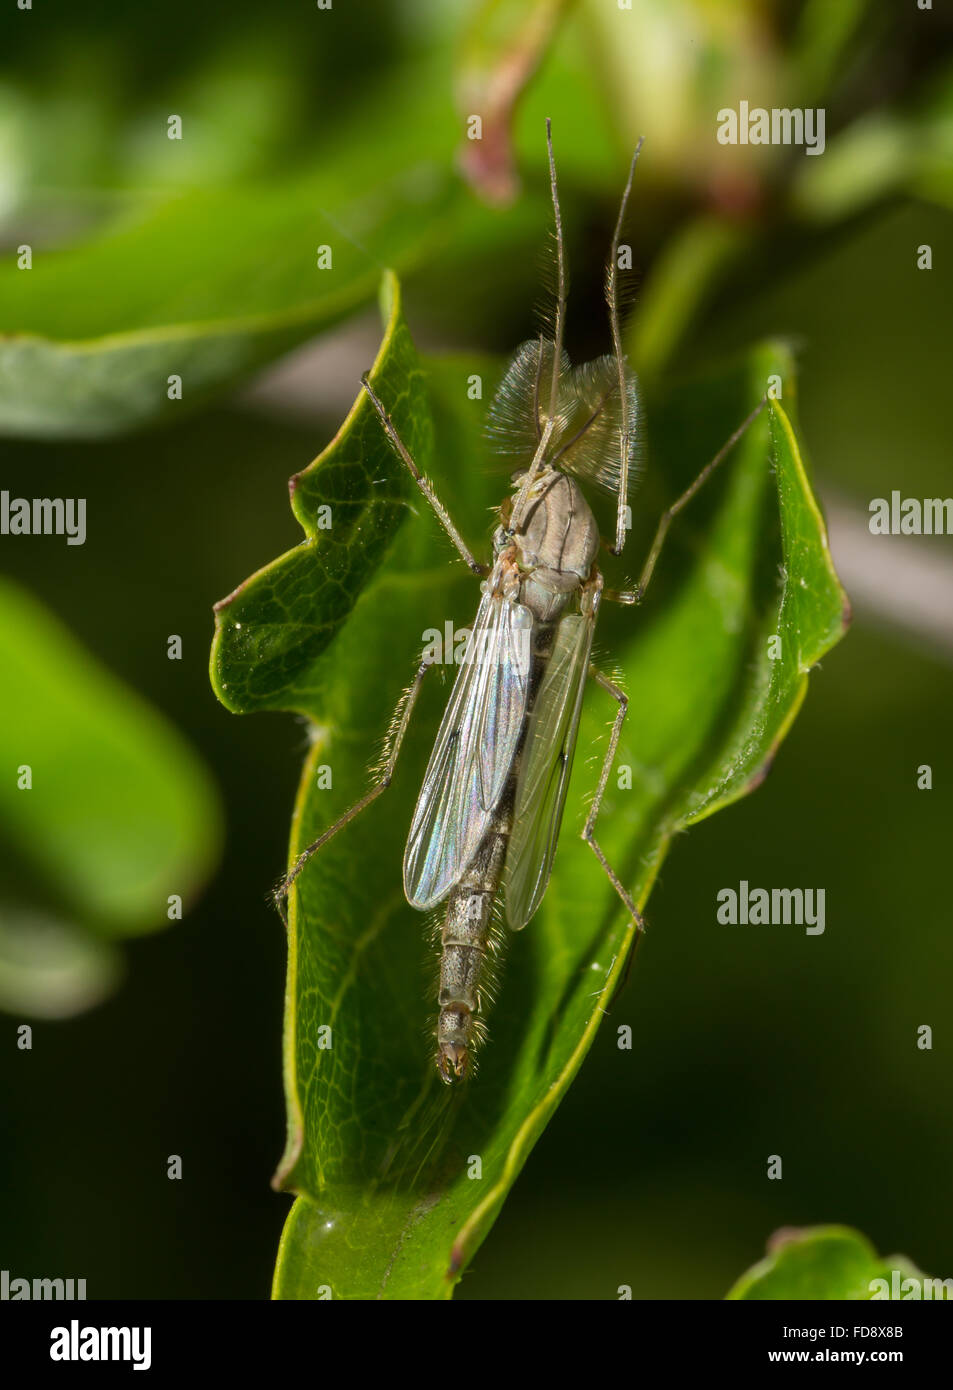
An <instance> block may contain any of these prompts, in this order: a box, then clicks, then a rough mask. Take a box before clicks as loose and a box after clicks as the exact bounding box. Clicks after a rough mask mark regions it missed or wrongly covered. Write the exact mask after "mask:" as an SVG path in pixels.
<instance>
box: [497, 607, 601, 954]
mask: <svg viewBox="0 0 953 1390" xmlns="http://www.w3.org/2000/svg"><path fill="white" fill-rule="evenodd" d="M594 631H595V619H594V618H592V617H584V616H583V615H582V614H581V613H571V614H568V615H567V616H566V617H564V618H562V619H561V620H560V623H559V626H558V628H557V630H556V640H555V643H554V645H553V651H552V655H551V656H550V658H549V664H548V666H547V667H546V670H545V672H544V674H543V679H542V681H541V682H540V686H539V693H538V695H537V697H536V703H535V705H534V707H533V711H532V714H531V715H530V722H529V728H528V730H527V733H526V742H525V744H524V746H523V752H522V755H521V765H520V772H519V780H518V782H517V787H516V802H515V805H514V809H513V829H512V832H511V834H510V843H509V848H508V850H507V854H506V869H505V874H504V883H505V892H506V919H507V922H508V923H509V926H510V927H511V928H512V930H513V931H519V929H520V928H521V927H525V926H526V923H527V922H528V921H529V919H530V918H531V917H532V915H533V913H534V912H535V911H536V909H537V908H538V907H539V904H540V902H541V901H542V897H543V894H544V893H545V892H546V885H547V884H548V882H549V875H550V873H551V872H552V867H553V857H554V855H555V853H556V841H557V840H558V838H559V827H560V824H561V822H562V817H563V806H564V805H565V802H566V791H567V788H568V786H569V774H570V772H571V771H572V759H573V753H574V752H575V748H576V736H577V734H578V732H579V715H580V712H581V710H582V696H583V689H584V687H585V683H586V673H587V671H588V669H589V653H590V651H591V649H592V634H593V632H594Z"/></svg>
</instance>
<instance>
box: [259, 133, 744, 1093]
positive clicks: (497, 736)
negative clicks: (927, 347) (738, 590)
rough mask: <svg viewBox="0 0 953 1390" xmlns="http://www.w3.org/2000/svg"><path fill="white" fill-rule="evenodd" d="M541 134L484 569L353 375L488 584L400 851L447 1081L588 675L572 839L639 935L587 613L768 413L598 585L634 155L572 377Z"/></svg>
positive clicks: (530, 910)
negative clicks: (600, 318)
mask: <svg viewBox="0 0 953 1390" xmlns="http://www.w3.org/2000/svg"><path fill="white" fill-rule="evenodd" d="M546 129H547V146H548V152H549V171H550V183H551V188H552V195H553V212H554V217H555V224H556V248H557V270H558V288H557V295H556V310H555V318H554V326H553V332H552V335H551V336H547V335H546V334H545V333H544V334H543V335H542V336H540V337H539V338H538V339H536V340H534V341H530V342H527V343H524V344H523V346H522V347H521V348H520V349H519V350H518V351H517V353H516V355H515V357H514V358H513V361H512V362H511V364H510V366H509V368H508V369H507V372H506V374H505V375H504V377H503V380H502V382H501V384H500V388H499V390H498V391H497V394H496V397H495V398H494V401H493V404H492V406H491V408H490V413H489V421H488V434H489V437H490V439H491V441H492V442H493V444H494V445H495V447H496V448H497V450H498V451H499V452H501V453H503V454H506V455H508V456H509V457H510V458H511V459H512V460H513V462H514V463H515V464H516V465H517V467H518V472H517V473H516V474H515V476H514V479H513V487H514V492H513V495H512V496H510V497H507V498H506V499H505V501H504V502H503V504H502V506H501V508H500V525H499V527H498V528H497V530H496V533H495V535H494V538H493V563H492V565H491V566H486V565H482V564H481V563H480V562H479V561H477V560H476V559H475V558H474V556H473V555H472V554H471V552H470V550H469V549H468V547H467V545H466V543H465V541H464V540H463V538H462V537H461V535H460V533H459V531H458V530H457V528H456V526H455V525H454V523H453V521H452V520H451V518H450V516H449V515H448V513H447V511H446V509H445V508H444V507H443V505H442V504H441V503H440V501H439V500H438V498H437V497H436V494H435V493H434V490H433V487H432V486H431V484H430V482H429V480H428V479H427V478H425V477H424V476H423V475H422V474H421V473H420V471H419V469H418V468H417V466H416V464H415V463H414V460H413V459H412V458H411V456H410V454H409V453H408V451H407V449H406V447H405V445H404V443H403V441H402V440H401V438H400V436H399V435H398V433H397V431H396V429H395V427H394V424H393V422H392V420H391V419H390V416H389V415H388V413H387V410H386V409H385V407H384V404H383V403H382V402H381V401H380V399H379V398H378V396H377V394H376V392H375V391H374V389H373V387H372V386H371V384H370V382H369V381H368V379H367V377H366V376H365V377H364V378H363V379H362V383H361V384H362V386H363V388H364V390H365V392H366V393H367V396H368V399H369V401H370V403H371V405H372V406H373V408H374V409H375V410H376V411H377V414H378V416H379V418H380V421H381V424H382V426H383V428H384V430H385V431H386V433H387V436H388V438H389V440H390V442H391V444H392V445H393V447H394V449H395V450H396V452H397V454H398V455H399V457H400V458H401V460H402V461H403V463H404V464H405V465H406V467H407V469H408V470H409V472H410V473H411V475H412V477H413V479H414V481H415V483H416V484H417V487H418V488H419V489H420V491H421V493H422V494H423V496H424V497H425V498H426V499H427V502H428V503H429V504H430V506H431V507H432V509H433V511H434V513H435V514H436V516H437V518H438V520H439V521H440V523H441V525H442V526H443V528H444V530H445V531H446V533H447V535H448V536H449V537H450V539H451V540H452V541H453V543H454V545H455V546H456V548H457V551H458V553H459V555H460V557H461V559H462V560H463V561H464V562H465V563H466V564H467V565H468V566H469V568H470V569H471V570H472V571H473V572H474V573H475V574H478V575H480V576H481V577H482V580H483V582H482V584H481V586H480V588H481V597H480V604H479V608H478V610H477V614H476V618H475V619H474V623H473V628H472V631H471V636H470V639H469V640H468V644H467V650H466V652H465V653H464V660H463V662H462V664H461V667H460V670H459V672H458V674H457V677H456V680H455V682H454V685H453V689H452V691H451V693H450V697H449V699H448V701H447V707H446V710H445V712H444V716H443V720H442V721H441V724H440V728H439V730H438V732H437V736H436V739H435V742H434V747H433V752H432V753H431V756H430V761H429V762H428V764H427V770H426V772H425V773H424V777H423V782H422V784H421V789H420V794H419V796H418V798H417V804H416V808H415V810H414V815H413V819H412V821H411V826H410V832H409V835H408V838H407V847H406V850H405V853H404V892H405V895H406V897H407V901H408V902H409V903H410V904H411V906H413V907H416V908H419V909H421V910H422V911H430V910H432V909H435V908H438V907H439V908H440V909H441V911H442V921H441V925H440V927H439V939H440V980H439V991H438V1015H437V1023H436V1029H435V1033H436V1040H437V1052H436V1064H437V1070H438V1072H439V1074H440V1076H441V1077H442V1079H443V1080H444V1081H446V1082H452V1081H455V1080H457V1079H462V1078H464V1077H466V1076H467V1075H468V1074H469V1073H470V1071H471V1070H472V1064H473V1057H474V1051H475V1048H476V1045H477V1043H478V1042H480V1041H481V1039H482V1037H483V1035H484V1032H485V1028H484V1024H483V1014H484V1012H485V1008H486V1003H487V1001H488V998H489V994H488V989H489V973H490V972H489V971H488V964H489V962H488V956H489V955H490V954H491V952H492V950H493V948H494V943H495V939H496V938H495V936H494V932H495V926H494V911H495V909H496V906H497V903H498V902H499V900H500V898H501V897H502V905H503V909H504V918H505V922H506V925H507V926H508V927H509V928H510V929H511V930H513V931H518V930H519V929H520V928H521V927H524V926H525V925H526V923H527V922H529V920H530V918H531V917H532V916H533V914H534V913H535V911H536V909H537V908H538V907H539V904H540V902H541V901H542V898H543V895H544V893H545V891H546V887H547V884H548V882H549V877H550V873H551V871H552V866H553V859H554V857H555V853H556V845H557V842H558V838H559V830H560V825H561V822H562V814H563V809H564V806H565V801H566V792H567V789H568V785H569V775H570V771H571V768H572V760H573V753H574V750H575V746H576V738H577V734H578V730H579V718H580V712H581V709H582V700H583V693H584V690H585V686H586V680H587V678H588V677H591V678H592V680H593V681H594V682H595V683H596V684H597V685H599V686H600V687H601V688H602V689H603V690H604V691H606V692H607V693H608V694H609V695H611V696H612V698H613V699H614V700H615V701H616V704H617V710H616V716H615V721H614V723H613V726H612V732H611V734H610V736H609V742H608V746H607V749H606V753H605V757H604V759H603V762H602V768H601V771H600V774H599V781H598V784H597V786H596V791H595V795H594V797H593V801H592V805H591V807H590V809H589V813H588V816H587V817H586V822H585V825H584V827H583V830H582V837H583V839H584V840H585V841H586V843H587V844H588V845H589V847H590V849H591V850H592V852H593V853H594V854H595V856H596V858H597V859H598V861H599V863H600V864H601V865H602V868H603V870H604V871H605V873H606V876H607V877H608V879H609V881H610V882H611V884H612V886H613V888H614V889H615V891H616V892H617V893H618V895H619V898H620V899H621V901H622V903H623V904H624V906H625V908H626V911H627V912H628V913H629V914H630V916H631V918H632V921H633V923H634V926H635V934H634V938H633V940H634V941H638V939H639V937H640V935H641V933H642V931H643V923H642V918H641V916H640V914H639V911H638V908H637V907H636V905H635V903H634V902H633V900H632V897H631V896H630V894H629V893H628V891H627V890H626V888H625V887H624V885H623V884H622V882H621V881H620V879H619V878H618V876H617V875H616V873H615V871H614V870H613V869H612V867H611V865H610V864H609V863H608V861H607V860H606V857H605V855H604V854H603V852H602V849H601V848H600V846H599V844H598V842H597V840H596V838H595V834H594V827H595V824H596V820H597V818H598V816H599V811H600V808H601V805H602V799H603V795H604V793H605V788H606V784H607V782H608V779H609V775H610V773H611V771H612V767H613V764H614V761H615V755H616V749H617V747H618V743H619V736H620V734H621V731H622V724H623V721H624V719H625V716H626V709H627V700H626V696H625V695H624V694H623V692H622V691H621V690H620V689H619V688H618V687H617V686H616V685H614V684H613V682H612V681H610V680H608V679H607V677H605V676H604V675H602V674H601V673H600V672H599V671H597V670H595V669H594V668H593V667H592V666H591V665H590V654H591V651H592V639H593V634H594V631H595V625H596V618H597V616H598V611H599V606H600V603H601V602H602V601H604V600H605V599H612V600H614V601H616V602H620V603H629V604H637V603H639V602H640V601H641V599H642V597H643V595H644V593H645V590H646V588H647V587H648V584H649V581H650V580H651V577H652V574H653V572H654V568H655V563H656V561H657V559H658V557H659V554H660V552H661V549H662V545H663V543H664V540H665V537H666V535H667V533H668V527H669V525H670V523H671V521H672V520H673V518H674V517H675V516H676V515H677V514H678V512H679V511H680V510H681V509H682V507H684V506H685V505H686V503H687V502H689V501H690V499H691V498H692V497H693V496H694V495H695V493H696V492H697V491H698V489H699V488H700V487H701V486H702V484H703V483H704V482H705V481H706V479H707V478H708V477H710V475H711V473H712V472H713V471H714V469H715V468H716V467H717V466H718V464H719V463H720V462H721V460H722V459H723V458H724V457H725V456H726V455H727V453H728V452H729V450H730V449H731V448H732V446H733V445H734V444H735V442H736V441H737V440H738V439H739V438H740V436H741V435H742V433H743V432H744V430H745V429H747V427H748V425H749V424H750V423H751V421H752V420H753V419H754V418H755V416H756V415H757V414H758V413H759V412H760V410H761V409H762V408H763V406H764V404H765V402H764V400H762V401H761V403H760V404H759V405H758V406H757V407H756V408H755V409H754V410H753V411H752V412H751V414H750V415H749V416H748V418H747V419H746V420H745V421H744V422H743V423H742V424H741V426H739V428H738V429H737V430H736V431H735V433H734V434H733V435H732V436H731V438H730V439H729V440H728V441H727V442H726V443H725V445H724V446H723V447H722V448H721V449H720V450H719V452H718V453H717V454H716V455H715V457H714V458H713V459H712V460H711V462H710V463H709V464H708V465H707V466H706V467H705V468H704V469H703V470H702V471H701V473H700V474H699V475H698V477H697V478H696V479H695V481H694V482H693V483H692V485H691V486H690V487H689V488H688V489H687V490H686V491H685V492H684V493H682V495H681V496H680V497H679V498H678V499H677V500H676V501H675V502H674V503H673V504H672V506H671V507H669V509H668V510H667V511H666V512H665V514H664V515H663V517H662V519H661V521H660V523H659V526H658V529H657V531H656V534H655V539H654V541H653V544H652V547H651V549H650V551H649V555H648V558H647V560H646V561H645V564H644V566H643V568H642V571H641V574H640V577H639V582H638V584H637V585H636V586H635V587H634V588H633V589H631V590H629V591H626V592H615V591H614V590H610V589H606V588H604V587H603V580H602V575H601V574H600V572H599V569H598V567H597V566H596V563H595V562H596V556H597V554H598V552H599V548H600V546H601V545H605V546H606V548H607V549H609V550H610V551H611V552H612V553H613V554H619V553H620V551H621V550H622V546H623V544H624V541H625V529H626V528H625V513H626V509H627V499H628V491H629V483H630V480H631V479H632V478H633V476H634V474H635V471H636V463H637V458H638V448H637V446H638V444H639V441H640V434H641V431H640V428H639V427H640V423H641V422H640V414H639V399H638V392H637V387H636V382H635V377H634V375H633V373H632V372H631V370H630V369H629V367H628V365H627V363H626V361H625V358H624V355H623V353H622V345H621V330H620V325H619V294H618V265H619V259H620V257H619V243H620V238H621V232H622V225H623V220H624V216H625V210H626V206H627V202H628V197H629V191H630V189H631V185H632V174H633V171H634V168H635V162H636V159H637V158H638V154H639V149H636V152H635V155H634V156H633V159H632V165H631V167H630V169H629V178H628V182H627V184H626V188H625V193H624V194H623V198H622V205H621V207H620V210H619V217H618V220H617V222H616V227H615V234H614V237H613V241H612V249H611V253H610V257H609V264H608V268H607V274H606V299H607V302H608V310H609V327H610V331H611V336H612V346H613V351H612V353H610V354H609V355H607V356H605V357H601V358H598V359H597V360H596V361H594V362H589V363H586V364H585V365H583V366H580V367H571V366H570V363H569V359H568V357H567V355H566V353H565V352H564V351H563V346H562V344H563V326H564V322H565V309H566V266H565V254H564V247H563V239H562V225H561V220H560V211H559V199H558V196H557V191H556V170H555V165H554V161H553V151H552V140H551V135H550V130H549V122H548V121H547V126H546ZM639 148H641V142H640V145H639ZM580 480H581V481H582V482H585V483H589V484H591V485H593V486H595V487H596V488H598V489H600V490H602V491H603V492H606V493H608V494H609V495H610V496H611V497H613V498H614V499H615V502H616V533H615V544H614V545H611V544H609V543H608V542H605V541H603V540H602V539H601V537H600V535H599V529H598V526H597V524H596V519H595V517H594V516H593V513H592V511H591V510H590V507H589V503H588V502H587V500H586V498H585V495H584V493H583V490H582V488H581V487H580V485H579V482H580ZM432 661H433V658H432V657H429V656H425V657H424V658H423V660H422V661H421V662H420V665H419V667H418V669H417V674H416V676H415V677H414V680H413V682H412V684H411V685H410V687H409V689H408V690H407V691H405V693H404V696H403V697H402V699H401V703H400V704H399V705H398V708H397V713H396V715H395V720H394V724H393V736H392V739H391V745H390V749H389V752H388V755H387V759H386V762H385V764H384V767H383V770H382V772H381V774H380V776H379V778H378V780H377V782H376V784H375V785H374V786H373V787H371V789H370V790H369V791H368V792H366V793H365V795H364V796H363V797H361V799H360V800H359V801H357V802H355V804H354V805H353V806H352V807H351V808H350V809H349V810H348V811H346V812H345V814H344V815H343V816H342V817H341V818H340V819H339V820H338V821H336V822H335V824H334V825H332V826H330V827H329V828H328V829H327V830H326V831H325V832H324V833H323V834H322V835H321V836H319V837H318V839H317V840H315V842H314V843H313V844H312V845H309V846H308V848H307V849H306V850H304V851H303V853H301V854H299V855H298V857H297V859H296V860H295V861H294V863H293V864H292V866H291V869H290V870H289V873H288V875H287V877H286V878H285V879H284V881H283V882H282V884H281V885H280V887H279V889H278V890H277V894H276V897H277V899H278V903H279V906H282V905H283V902H284V899H285V898H286V896H287V894H288V893H289V891H290V890H291V888H292V886H293V884H294V882H295V880H296V879H297V877H298V875H299V874H300V873H301V871H302V869H303V868H304V866H305V865H306V864H307V862H308V860H309V859H310V857H311V856H312V855H313V854H314V853H315V851H316V850H318V849H320V848H321V846H322V845H324V844H326V843H327V841H328V840H329V839H330V838H331V837H332V836H333V835H335V834H336V833H337V831H338V830H340V829H341V828H342V827H343V826H344V825H346V824H347V823H348V822H349V821H351V820H353V819H354V817H355V816H357V815H359V814H360V812H361V811H362V810H364V808H365V807H366V806H368V805H370V803H371V802H372V801H374V800H375V799H376V797H378V796H380V795H381V793H382V792H383V791H384V790H385V789H386V788H387V787H388V786H389V785H390V781H391V777H392V776H393V773H394V768H395V766H396V764H397V759H398V756H399V754H400V749H401V745H402V743H403V740H404V736H405V734H406V731H407V726H408V723H409V721H410V718H411V714H412V712H413V709H414V705H415V703H416V701H417V697H418V695H419V692H420V687H421V684H422V682H423V680H424V678H425V676H426V674H427V671H428V670H429V669H430V666H431V665H432Z"/></svg>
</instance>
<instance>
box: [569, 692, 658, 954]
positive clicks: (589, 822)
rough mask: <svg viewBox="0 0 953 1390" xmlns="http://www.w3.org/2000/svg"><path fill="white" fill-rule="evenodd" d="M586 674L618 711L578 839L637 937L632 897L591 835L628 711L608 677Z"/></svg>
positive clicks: (638, 917)
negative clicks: (603, 874)
mask: <svg viewBox="0 0 953 1390" xmlns="http://www.w3.org/2000/svg"><path fill="white" fill-rule="evenodd" d="M589 674H590V675H591V677H592V679H593V680H594V681H595V682H596V684H597V685H600V686H601V687H602V689H603V690H606V691H608V693H609V694H610V695H611V696H612V698H613V700H615V701H616V702H617V704H618V706H619V709H618V712H617V713H616V717H615V723H614V724H613V726H612V733H611V734H610V736H609V747H608V748H607V749H606V755H605V757H604V758H603V760H602V771H601V773H600V774H599V785H598V786H597V787H596V794H595V796H594V797H593V799H592V805H591V806H590V808H589V815H588V816H587V818H586V823H585V825H584V826H583V828H582V838H583V839H584V840H585V842H586V844H587V845H588V846H589V848H590V849H591V850H592V852H593V854H594V855H595V856H596V858H597V859H598V861H599V863H600V864H601V865H602V867H603V869H604V870H605V872H606V877H607V878H608V880H609V882H610V883H611V884H612V886H613V888H614V889H615V891H616V892H617V893H618V895H619V897H620V898H621V899H622V902H623V903H624V905H625V909H626V911H627V912H628V914H629V916H630V917H631V918H632V921H633V922H634V923H635V927H636V931H637V932H638V933H639V934H640V935H641V933H642V932H644V931H645V923H644V922H643V920H642V914H641V913H640V912H639V909H638V908H637V907H636V905H635V903H634V902H633V901H632V898H631V897H630V895H629V893H628V892H627V891H626V889H625V888H623V886H622V884H621V882H620V880H619V878H618V875H617V874H616V872H615V870H614V869H613V868H612V865H611V864H610V863H609V861H608V860H607V859H606V857H605V855H604V854H603V852H602V849H601V848H600V846H599V843H598V841H597V840H596V837H595V835H594V834H593V829H594V827H595V824H596V820H597V818H598V815H599V811H600V809H601V807H602V798H603V797H604V796H605V791H606V783H607V782H608V781H609V774H610V772H611V771H612V767H613V764H614V763H615V755H616V749H617V748H618V746H619V737H620V735H621V733H622V725H623V724H624V723H625V716H626V714H627V713H628V709H629V697H628V696H627V695H626V694H625V692H624V691H622V690H620V689H619V687H618V686H617V685H616V684H615V683H614V682H613V681H610V680H609V678H608V676H604V675H603V674H602V672H601V671H597V670H596V668H595V667H594V666H590V668H589Z"/></svg>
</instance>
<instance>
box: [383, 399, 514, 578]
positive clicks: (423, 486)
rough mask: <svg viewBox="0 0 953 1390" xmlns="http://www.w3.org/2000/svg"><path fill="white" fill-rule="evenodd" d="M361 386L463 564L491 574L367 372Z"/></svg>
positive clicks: (477, 572) (476, 571) (477, 571)
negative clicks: (412, 451)
mask: <svg viewBox="0 0 953 1390" xmlns="http://www.w3.org/2000/svg"><path fill="white" fill-rule="evenodd" d="M361 385H362V386H363V388H364V390H365V391H366V392H367V394H368V396H369V397H370V399H371V404H372V405H373V407H374V409H375V410H376V411H377V413H378V415H379V416H380V421H381V424H382V425H383V426H384V430H385V432H386V434H387V437H388V439H389V440H390V442H391V444H393V446H394V449H395V450H396V451H397V453H398V455H399V456H400V458H401V460H402V461H403V462H404V463H405V464H406V465H407V468H408V470H409V472H410V475H411V477H412V478H413V480H414V482H415V483H416V484H417V486H418V487H419V488H420V491H421V492H422V493H423V495H424V497H426V499H427V501H428V502H429V503H430V505H431V507H432V508H433V511H434V513H435V515H436V517H437V520H438V521H439V522H440V525H441V526H442V527H443V529H444V530H445V531H446V533H447V535H448V536H449V537H450V539H451V540H452V541H453V543H454V545H455V546H456V547H457V550H458V552H459V554H460V558H461V559H462V560H463V563H464V564H465V565H468V566H469V567H470V569H471V570H472V571H473V573H474V574H481V575H482V574H487V573H488V572H489V567H488V566H487V565H481V564H480V562H479V560H475V559H474V558H473V554H472V552H471V550H470V548H469V546H468V545H467V543H466V541H465V540H464V539H463V537H462V536H461V535H460V532H459V531H458V530H457V528H456V527H455V526H454V524H453V522H452V521H451V520H450V513H449V512H448V511H447V509H446V507H445V506H444V505H443V503H442V502H441V501H440V498H439V497H438V496H437V494H436V493H435V492H434V490H433V487H432V486H431V484H430V480H429V479H428V478H425V477H424V475H423V474H422V473H421V471H420V469H419V468H418V467H417V465H416V464H415V463H414V461H413V459H412V458H411V456H410V453H409V451H408V449H407V446H406V444H405V443H404V441H403V440H402V439H401V437H400V435H399V434H398V433H397V427H396V426H395V424H394V422H393V420H392V419H391V418H390V416H389V415H388V413H387V411H386V410H385V409H384V406H383V404H382V402H381V400H380V397H379V396H378V395H377V394H376V393H375V391H374V388H373V387H372V386H371V384H370V382H369V381H368V379H367V373H366V372H365V373H364V375H363V376H362V377H361Z"/></svg>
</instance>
